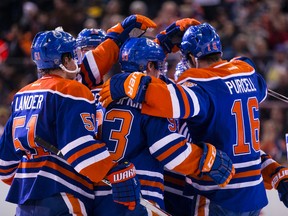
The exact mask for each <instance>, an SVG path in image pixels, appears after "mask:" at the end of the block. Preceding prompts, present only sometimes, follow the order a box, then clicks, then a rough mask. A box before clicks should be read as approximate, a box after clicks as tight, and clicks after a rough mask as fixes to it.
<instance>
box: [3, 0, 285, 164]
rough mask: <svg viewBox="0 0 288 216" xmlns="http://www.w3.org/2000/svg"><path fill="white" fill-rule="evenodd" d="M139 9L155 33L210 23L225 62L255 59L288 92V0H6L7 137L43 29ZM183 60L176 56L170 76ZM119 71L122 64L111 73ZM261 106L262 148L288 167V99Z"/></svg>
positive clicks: (103, 21) (271, 82)
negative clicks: (180, 24) (191, 22)
mask: <svg viewBox="0 0 288 216" xmlns="http://www.w3.org/2000/svg"><path fill="white" fill-rule="evenodd" d="M135 13H137V14H142V15H146V16H148V17H149V18H151V19H153V20H154V21H155V22H156V24H157V25H158V27H157V29H155V30H153V31H150V32H148V35H149V36H151V37H154V36H155V35H156V34H157V33H158V32H160V31H161V30H163V29H165V27H167V26H168V25H169V24H171V23H172V22H174V21H175V20H177V19H180V18H184V17H190V18H195V19H197V20H199V21H201V22H209V23H210V24H212V25H213V26H214V27H215V28H216V29H217V31H218V33H219V35H220V37H221V40H222V46H223V52H224V53H223V58H224V59H227V60H229V59H231V58H233V57H235V56H239V55H244V56H248V57H250V58H251V59H252V60H254V62H255V63H256V67H257V70H258V72H259V73H260V74H262V75H263V77H264V78H265V79H266V81H267V85H268V88H269V89H271V90H273V91H276V92H278V93H280V94H282V95H284V96H287V97H288V61H287V57H288V0H273V1H271V0H174V1H164V0H142V1H139V0H136V1H132V0H30V1H25V0H1V1H0V135H1V134H2V132H3V128H4V125H5V123H6V121H7V119H8V117H9V115H10V104H11V101H12V99H13V96H14V94H15V93H16V92H17V91H18V90H19V89H20V88H21V87H23V86H25V85H27V84H28V83H30V82H32V81H34V80H36V79H37V70H36V67H35V65H34V63H33V62H32V60H31V56H30V47H31V43H32V40H33V38H34V36H35V34H36V33H37V32H39V31H45V30H52V29H54V28H56V27H58V26H62V27H63V29H64V30H65V31H67V32H70V33H71V34H72V35H74V36H75V37H76V36H77V34H78V33H79V32H80V31H81V30H82V29H83V28H102V29H103V30H105V31H106V30H107V29H109V28H110V27H112V26H113V25H115V24H116V23H118V22H121V21H122V20H123V19H124V18H125V17H127V16H128V15H130V14H135ZM178 60H179V55H178V54H174V55H171V56H169V58H168V63H169V65H168V73H167V75H168V76H169V77H172V78H173V73H174V69H175V66H176V63H177V62H178ZM116 72H119V67H117V65H116V66H114V67H113V69H112V70H111V72H110V75H111V74H113V73H116ZM260 110H261V132H260V134H261V145H262V149H263V150H265V151H266V152H267V153H269V154H271V155H272V157H273V158H274V159H275V160H277V161H278V162H281V163H286V164H287V150H286V142H285V134H286V133H288V102H283V101H280V100H279V99H276V98H273V97H271V96H270V95H268V97H267V99H266V101H265V102H263V103H262V104H261V107H260Z"/></svg>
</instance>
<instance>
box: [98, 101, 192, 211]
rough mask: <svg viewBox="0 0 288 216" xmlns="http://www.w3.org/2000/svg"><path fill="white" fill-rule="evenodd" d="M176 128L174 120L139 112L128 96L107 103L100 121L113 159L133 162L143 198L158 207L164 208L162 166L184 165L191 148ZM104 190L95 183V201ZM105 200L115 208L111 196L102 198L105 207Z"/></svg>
mask: <svg viewBox="0 0 288 216" xmlns="http://www.w3.org/2000/svg"><path fill="white" fill-rule="evenodd" d="M176 131H177V124H176V121H175V120H172V119H167V118H159V117H151V116H148V115H144V114H141V104H138V103H133V101H132V100H131V99H128V98H124V99H120V100H119V101H116V102H113V103H112V104H110V105H109V106H108V107H107V108H106V112H105V115H104V119H103V124H102V136H101V139H102V140H103V141H104V142H105V143H106V145H107V147H108V149H109V151H110V154H111V155H112V157H113V159H114V160H115V161H118V162H119V161H123V160H128V161H131V162H132V163H133V164H134V165H135V167H136V172H137V176H138V178H139V180H140V183H141V193H142V195H143V198H145V199H147V200H149V201H152V202H155V203H157V204H158V205H159V206H160V207H161V208H164V202H163V190H164V179H163V172H164V166H165V167H167V168H168V169H174V168H175V167H182V166H185V163H183V165H182V162H183V161H184V160H185V158H187V157H188V155H189V154H190V152H191V146H190V145H187V143H186V139H185V137H184V136H181V135H180V134H177V133H175V132H176ZM180 164H181V165H180ZM178 165H179V166H178ZM189 170H191V169H189ZM105 189H106V192H105ZM107 194H111V192H109V191H107V188H105V187H104V186H103V187H102V186H99V187H98V188H97V191H96V200H97V199H99V202H98V203H96V205H97V204H99V203H100V205H101V202H102V203H104V202H103V199H109V198H108V196H107ZM101 196H102V197H101ZM104 196H105V197H104ZM107 203H110V205H112V206H114V209H116V208H117V204H115V203H112V202H111V199H110V202H109V201H108V202H105V205H106V207H103V208H106V209H107V205H108V204H107ZM118 207H119V205H118ZM112 208H113V207H112ZM113 213H114V214H116V213H115V212H113ZM111 214H112V212H111Z"/></svg>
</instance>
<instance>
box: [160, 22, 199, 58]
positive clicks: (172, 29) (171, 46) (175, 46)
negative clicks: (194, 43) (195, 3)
mask: <svg viewBox="0 0 288 216" xmlns="http://www.w3.org/2000/svg"><path fill="white" fill-rule="evenodd" d="M199 24H200V22H199V21H198V20H196V19H190V18H184V19H181V20H177V21H176V22H174V23H172V24H171V25H169V26H168V27H167V28H166V29H165V30H164V31H161V32H160V34H157V35H156V39H155V41H156V43H158V44H159V45H160V46H161V47H162V48H163V50H164V52H165V53H171V52H174V53H175V52H177V51H179V49H180V44H181V41H182V37H183V35H184V33H185V31H186V29H187V28H188V27H190V26H193V25H199Z"/></svg>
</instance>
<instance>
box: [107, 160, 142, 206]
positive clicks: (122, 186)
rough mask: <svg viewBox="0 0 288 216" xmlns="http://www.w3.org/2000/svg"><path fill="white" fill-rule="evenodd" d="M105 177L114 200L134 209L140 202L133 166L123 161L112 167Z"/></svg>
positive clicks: (137, 182) (138, 187)
mask: <svg viewBox="0 0 288 216" xmlns="http://www.w3.org/2000/svg"><path fill="white" fill-rule="evenodd" d="M107 179H108V180H109V181H110V183H111V185H112V195H113V200H114V202H117V203H120V204H122V205H124V206H127V207H128V209H129V210H134V209H135V206H136V205H137V204H138V203H140V189H141V186H140V182H139V180H138V178H137V176H136V170H135V166H134V165H133V164H132V163H130V162H124V163H122V164H118V165H117V166H115V167H113V168H112V169H111V170H110V171H109V173H108V175H107Z"/></svg>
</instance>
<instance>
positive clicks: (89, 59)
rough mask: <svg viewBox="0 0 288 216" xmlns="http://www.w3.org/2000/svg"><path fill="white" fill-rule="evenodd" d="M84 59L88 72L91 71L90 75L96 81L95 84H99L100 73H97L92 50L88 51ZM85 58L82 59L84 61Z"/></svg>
mask: <svg viewBox="0 0 288 216" xmlns="http://www.w3.org/2000/svg"><path fill="white" fill-rule="evenodd" d="M85 57H86V58H87V62H88V65H89V71H91V74H93V77H94V79H95V80H96V84H98V83H100V82H101V77H100V72H99V68H98V66H97V64H96V62H95V59H94V55H93V52H92V50H90V51H88V52H87V53H86V56H85ZM85 57H84V59H85Z"/></svg>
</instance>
